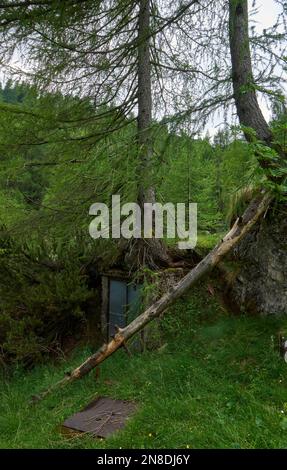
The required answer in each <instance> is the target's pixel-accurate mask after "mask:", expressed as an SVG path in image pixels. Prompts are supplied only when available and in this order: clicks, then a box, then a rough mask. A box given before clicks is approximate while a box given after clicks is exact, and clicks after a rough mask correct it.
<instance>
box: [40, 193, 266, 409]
mask: <svg viewBox="0 0 287 470" xmlns="http://www.w3.org/2000/svg"><path fill="white" fill-rule="evenodd" d="M271 200H272V198H271V197H270V195H268V194H265V195H260V196H258V197H257V198H254V199H253V200H252V202H251V203H250V205H249V206H248V208H247V209H246V211H245V213H244V215H243V217H242V218H240V219H237V221H236V222H235V224H234V226H233V227H232V229H231V231H230V232H229V233H228V234H227V235H226V236H225V237H224V238H223V240H221V241H220V243H218V245H217V246H216V247H215V248H214V249H213V250H212V251H211V252H210V253H209V254H208V255H207V256H206V257H205V258H204V259H203V260H202V261H201V262H200V263H199V264H198V265H197V266H196V267H195V268H194V269H192V270H191V271H190V272H189V273H188V274H187V275H186V276H185V277H184V278H183V279H181V280H180V281H179V282H178V283H177V284H176V285H174V286H172V288H171V289H169V290H168V292H166V293H165V294H164V295H163V296H162V297H161V298H160V299H159V300H157V301H156V302H155V303H154V304H152V305H151V306H150V307H148V308H147V309H146V310H145V311H144V312H143V313H142V314H141V315H139V316H138V317H137V318H136V319H135V320H133V321H132V322H131V323H129V325H127V326H126V327H125V328H119V329H118V330H117V333H116V334H115V336H114V337H113V338H111V340H110V341H109V343H108V344H103V346H102V347H101V348H100V349H99V350H98V351H97V352H96V353H95V354H93V355H92V356H90V357H88V359H87V360H86V361H85V362H83V363H82V364H81V365H80V366H79V367H77V368H76V369H74V370H73V371H72V372H71V373H69V374H67V375H66V376H65V377H64V378H63V379H62V380H60V381H59V382H57V383H55V384H54V385H52V386H51V387H49V388H48V389H47V390H44V391H43V392H41V393H40V394H39V395H36V396H34V397H33V401H38V400H41V399H42V398H44V397H45V396H47V395H48V394H50V393H51V392H52V391H54V390H56V389H58V388H60V387H63V386H65V385H67V384H69V383H71V382H73V381H75V380H77V379H80V378H81V377H83V376H84V375H86V374H88V373H89V372H90V371H91V370H92V369H94V368H95V367H97V366H98V365H99V364H100V363H101V362H103V361H104V360H105V359H107V358H108V357H109V356H111V355H112V354H113V353H114V352H115V351H117V350H118V349H119V348H120V347H124V346H125V343H126V341H127V340H128V339H130V338H131V337H132V336H134V335H135V334H136V333H137V332H139V331H140V330H142V329H143V328H144V327H145V326H146V325H147V324H148V323H149V322H151V321H152V320H153V319H154V318H157V317H158V316H159V315H161V314H162V313H164V312H165V311H166V309H167V308H168V307H169V306H170V305H171V304H172V303H174V302H175V300H176V299H178V298H179V297H181V296H182V295H183V294H184V293H185V292H187V291H188V290H189V289H190V287H192V286H193V285H194V284H195V283H196V282H197V281H198V280H199V279H201V278H202V277H203V276H204V275H205V274H207V273H208V272H210V271H211V270H212V269H213V268H214V267H215V266H216V265H217V264H218V263H219V262H220V261H221V260H222V259H223V258H224V257H225V256H226V255H227V254H228V253H229V252H230V251H231V250H232V249H233V248H234V247H235V246H236V245H237V244H238V243H239V242H240V240H242V238H244V236H245V235H246V234H247V233H248V232H250V230H251V229H252V228H253V227H254V225H255V224H256V223H257V222H258V220H259V219H260V218H261V217H262V216H263V215H264V214H265V213H266V211H267V210H268V207H269V205H270V202H271Z"/></svg>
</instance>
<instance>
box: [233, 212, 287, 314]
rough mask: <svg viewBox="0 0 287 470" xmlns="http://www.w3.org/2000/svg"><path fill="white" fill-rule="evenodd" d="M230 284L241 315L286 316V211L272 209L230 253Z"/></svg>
mask: <svg viewBox="0 0 287 470" xmlns="http://www.w3.org/2000/svg"><path fill="white" fill-rule="evenodd" d="M233 261H235V262H236V263H235V266H236V272H235V275H234V276H233V280H232V283H231V285H230V295H231V297H232V300H233V301H234V302H235V304H236V306H237V307H238V308H239V309H240V311H241V312H246V313H249V314H250V313H251V314H261V315H287V211H286V208H284V209H282V208H281V207H280V208H279V207H275V208H273V209H272V210H269V212H268V214H267V215H266V217H265V218H264V219H263V220H262V221H261V223H260V224H259V225H258V226H257V227H256V229H254V230H253V231H252V232H251V233H249V234H248V235H247V236H246V237H245V238H244V240H242V241H241V243H240V244H239V245H238V246H237V247H236V248H235V250H234V251H233Z"/></svg>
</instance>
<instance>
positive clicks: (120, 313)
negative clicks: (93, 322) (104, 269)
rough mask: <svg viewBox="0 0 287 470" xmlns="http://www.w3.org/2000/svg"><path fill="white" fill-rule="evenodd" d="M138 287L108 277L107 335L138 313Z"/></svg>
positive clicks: (128, 321)
mask: <svg viewBox="0 0 287 470" xmlns="http://www.w3.org/2000/svg"><path fill="white" fill-rule="evenodd" d="M140 288H141V286H140V285H138V284H133V283H127V282H126V281H119V280H116V279H110V289H109V328H108V332H109V336H113V335H114V334H115V333H116V326H119V327H121V328H123V327H125V326H126V325H127V324H128V323H130V322H131V321H132V320H133V319H134V318H135V317H136V316H137V315H138V313H139V307H140Z"/></svg>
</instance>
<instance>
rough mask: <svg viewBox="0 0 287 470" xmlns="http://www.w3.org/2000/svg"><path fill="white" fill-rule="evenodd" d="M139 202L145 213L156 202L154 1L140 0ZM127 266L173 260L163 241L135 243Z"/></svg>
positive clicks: (166, 262) (162, 263)
mask: <svg viewBox="0 0 287 470" xmlns="http://www.w3.org/2000/svg"><path fill="white" fill-rule="evenodd" d="M137 75H138V118H137V143H138V168H137V183H138V203H139V206H140V208H141V213H142V221H141V222H142V223H141V226H142V227H143V211H144V204H145V203H152V204H154V203H155V202H156V194H155V188H154V186H153V183H152V184H151V182H152V181H153V175H154V168H153V143H152V130H151V127H152V90H151V61H150V0H139V16H138V70H137ZM125 260H126V262H127V264H129V265H130V266H131V267H133V268H134V269H136V268H139V267H140V266H144V265H148V266H149V267H150V268H152V269H155V268H158V267H159V266H168V265H170V264H171V259H170V257H169V255H168V253H167V249H166V247H165V245H164V243H163V242H162V240H159V239H156V238H151V239H148V240H144V239H136V240H131V242H130V243H129V245H128V253H127V255H126V257H125Z"/></svg>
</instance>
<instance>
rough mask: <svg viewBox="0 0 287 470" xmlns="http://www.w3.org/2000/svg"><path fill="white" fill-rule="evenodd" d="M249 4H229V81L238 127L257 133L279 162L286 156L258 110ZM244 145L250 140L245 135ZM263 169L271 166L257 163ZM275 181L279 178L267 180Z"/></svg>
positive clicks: (236, 1)
mask: <svg viewBox="0 0 287 470" xmlns="http://www.w3.org/2000/svg"><path fill="white" fill-rule="evenodd" d="M248 27H249V22H248V0H229V37H230V52H231V60H232V80H233V89H234V98H235V104H236V109H237V114H238V118H239V121H240V124H241V125H242V126H245V127H250V128H252V129H253V130H254V131H255V132H256V136H257V138H258V140H260V141H261V142H263V143H265V144H266V145H267V146H268V147H271V148H272V149H274V150H276V151H277V152H278V154H279V155H280V156H281V158H282V159H284V160H285V159H286V158H287V156H286V153H285V152H284V151H283V149H282V147H280V146H279V145H278V144H275V143H273V135H272V131H271V129H270V127H269V126H268V124H267V122H266V120H265V118H264V116H263V114H262V111H261V109H260V107H259V104H258V100H257V96H256V88H255V83H254V78H253V70H252V61H251V53H250V41H249V32H248ZM245 137H246V139H247V141H251V140H252V137H251V136H250V134H249V133H248V132H245ZM259 163H260V164H261V165H262V167H263V168H269V167H270V162H269V161H267V160H262V159H260V161H259ZM270 179H275V180H278V178H274V177H273V178H272V177H271V178H270Z"/></svg>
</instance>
